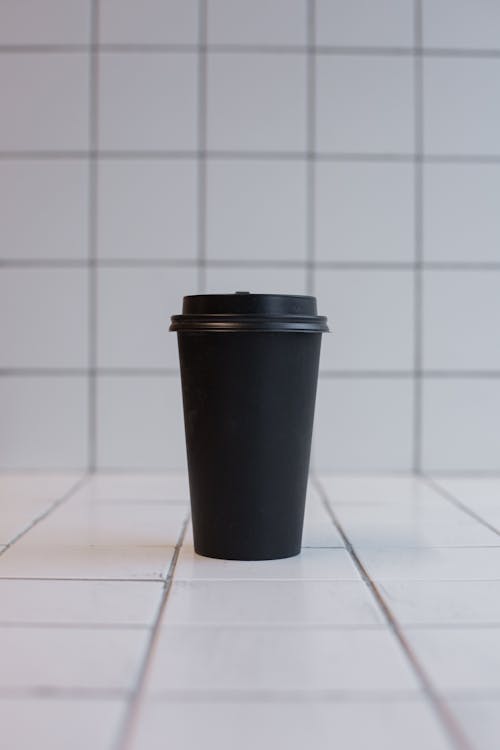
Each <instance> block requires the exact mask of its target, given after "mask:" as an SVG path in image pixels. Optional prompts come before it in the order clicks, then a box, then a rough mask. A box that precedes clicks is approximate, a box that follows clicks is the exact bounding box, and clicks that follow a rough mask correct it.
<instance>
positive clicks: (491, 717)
mask: <svg viewBox="0 0 500 750" xmlns="http://www.w3.org/2000/svg"><path fill="white" fill-rule="evenodd" d="M448 705H449V706H450V708H451V710H452V711H453V712H454V713H455V715H456V716H457V717H458V719H459V721H460V724H461V726H462V728H463V729H464V731H465V733H466V735H467V737H468V739H469V742H470V743H471V745H472V746H473V747H475V748H477V750H497V745H498V737H499V735H500V712H499V710H498V708H499V703H498V697H493V696H492V697H491V698H478V697H472V699H471V700H467V699H466V698H462V699H461V698H458V697H457V698H451V699H449V700H448Z"/></svg>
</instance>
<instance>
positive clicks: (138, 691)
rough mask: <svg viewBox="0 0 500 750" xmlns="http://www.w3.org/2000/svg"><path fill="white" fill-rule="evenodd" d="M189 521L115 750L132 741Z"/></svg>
mask: <svg viewBox="0 0 500 750" xmlns="http://www.w3.org/2000/svg"><path fill="white" fill-rule="evenodd" d="M189 519H190V515H189V514H187V515H186V517H185V519H184V522H183V524H182V527H181V530H180V533H179V537H178V539H177V544H176V545H175V550H174V554H173V555H172V559H171V561H170V565H169V568H168V571H167V575H166V578H165V582H164V586H163V593H162V597H161V600H160V604H159V607H158V611H157V614H156V618H155V621H154V623H153V625H152V627H151V634H150V637H149V640H148V643H147V645H146V649H145V652H144V656H143V660H142V663H141V665H140V667H139V672H138V674H137V679H136V682H135V685H134V687H133V689H132V693H131V697H130V700H129V702H128V706H127V710H126V713H125V717H124V720H123V723H122V726H121V727H120V729H119V732H118V737H117V740H116V742H115V743H114V745H113V747H114V748H115V750H127V749H128V748H129V747H130V742H131V740H132V732H133V729H134V725H135V723H136V720H137V716H138V713H139V709H140V704H141V699H142V695H143V691H144V686H145V683H146V678H147V674H148V671H149V668H150V666H151V662H152V658H153V654H154V651H155V647H156V644H157V641H158V638H159V634H160V624H161V620H162V617H163V613H164V611H165V608H166V606H167V602H168V598H169V595H170V590H171V588H172V583H173V579H174V575H175V568H176V566H177V561H178V559H179V555H180V551H181V548H182V545H183V543H184V539H185V536H186V531H187V527H188V523H189Z"/></svg>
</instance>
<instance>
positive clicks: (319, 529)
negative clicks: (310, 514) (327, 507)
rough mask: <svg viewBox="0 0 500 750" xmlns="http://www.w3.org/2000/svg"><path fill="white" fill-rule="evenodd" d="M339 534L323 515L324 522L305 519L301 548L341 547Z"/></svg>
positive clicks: (341, 542) (342, 544)
mask: <svg viewBox="0 0 500 750" xmlns="http://www.w3.org/2000/svg"><path fill="white" fill-rule="evenodd" d="M343 546H344V543H343V541H342V537H341V536H340V534H339V532H338V531H337V529H336V528H335V526H334V525H333V523H332V522H331V521H330V520H327V516H326V515H325V520H324V521H310V520H309V519H306V521H305V523H304V531H303V534H302V547H311V548H317V547H343Z"/></svg>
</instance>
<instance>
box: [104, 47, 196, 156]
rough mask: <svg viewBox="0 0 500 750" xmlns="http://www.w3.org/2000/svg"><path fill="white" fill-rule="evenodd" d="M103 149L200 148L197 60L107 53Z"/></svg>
mask: <svg viewBox="0 0 500 750" xmlns="http://www.w3.org/2000/svg"><path fill="white" fill-rule="evenodd" d="M99 70H100V82H99V146H100V148H101V149H109V150H115V151H116V150H118V151H120V150H123V151H126V150H139V151H155V150H161V149H174V150H175V149H188V150H189V149H191V150H192V149H194V148H195V147H196V56H195V55H194V54H175V53H168V54H161V53H147V54H143V53H128V54H127V53H112V54H106V53H103V54H102V55H101V57H100V68H99Z"/></svg>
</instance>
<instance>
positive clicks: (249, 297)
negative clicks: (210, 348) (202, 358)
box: [170, 292, 328, 333]
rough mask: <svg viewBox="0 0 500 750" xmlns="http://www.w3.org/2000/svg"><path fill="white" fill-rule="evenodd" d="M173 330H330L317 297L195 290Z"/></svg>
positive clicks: (177, 318)
mask: <svg viewBox="0 0 500 750" xmlns="http://www.w3.org/2000/svg"><path fill="white" fill-rule="evenodd" d="M170 330H171V331H186V332H189V331H192V332H203V331H283V332H286V331H292V332H301V331H302V332H305V333H327V332H328V326H327V321H326V318H325V317H323V316H321V315H318V313H317V307H316V297H305V296H301V295H294V294H250V292H236V293H235V294H193V295H189V296H188V297H184V301H183V305H182V315H173V316H172V324H171V326H170Z"/></svg>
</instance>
